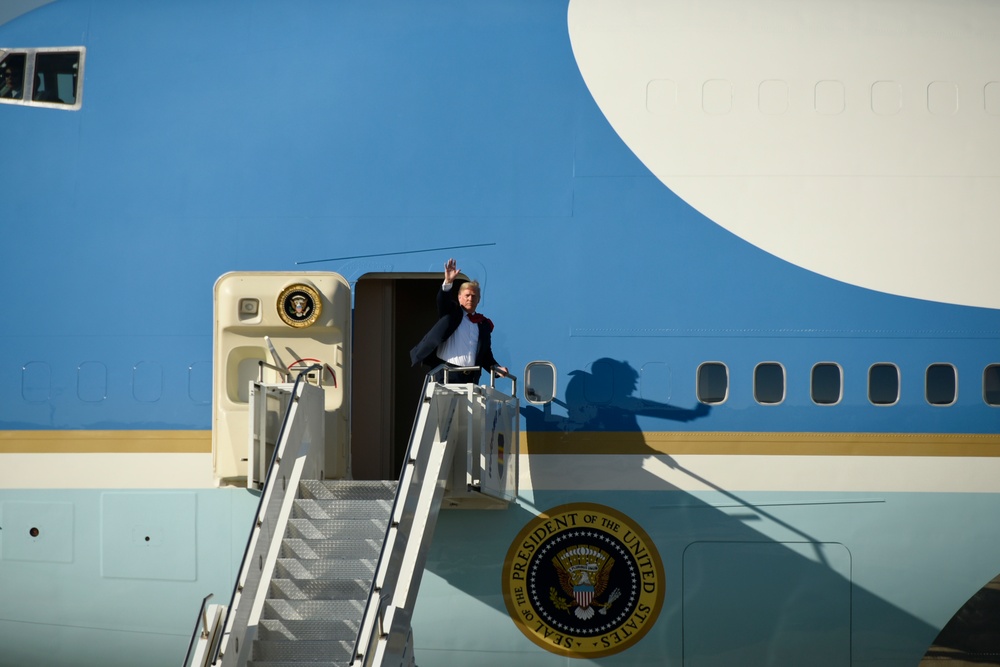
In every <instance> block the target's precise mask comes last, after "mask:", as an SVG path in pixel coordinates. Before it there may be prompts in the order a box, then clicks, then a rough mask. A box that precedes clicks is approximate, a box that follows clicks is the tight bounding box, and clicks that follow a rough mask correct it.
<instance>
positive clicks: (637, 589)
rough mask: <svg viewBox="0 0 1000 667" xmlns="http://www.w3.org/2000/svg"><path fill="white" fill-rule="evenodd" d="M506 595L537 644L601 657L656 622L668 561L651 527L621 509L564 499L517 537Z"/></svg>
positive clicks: (509, 559) (509, 561)
mask: <svg viewBox="0 0 1000 667" xmlns="http://www.w3.org/2000/svg"><path fill="white" fill-rule="evenodd" d="M503 597H504V602H505V603H506V605H507V611H508V613H509V614H510V617H511V620H513V621H514V623H515V625H517V626H518V628H519V629H520V630H521V632H523V633H524V634H525V635H526V636H527V637H528V639H530V640H531V641H533V642H534V643H535V644H537V645H539V646H541V647H542V648H544V649H546V650H548V651H551V652H553V653H558V654H560V655H564V656H568V657H573V658H599V657H602V656H606V655H611V654H613V653H618V652H619V651H624V650H625V649H627V648H628V647H630V646H632V645H634V644H635V643H636V642H638V641H639V640H640V639H641V638H642V637H643V635H645V634H646V632H648V631H649V629H650V628H651V627H652V626H653V623H655V621H656V617H657V615H658V614H659V613H660V609H661V607H662V606H663V597H664V577H663V563H662V562H661V561H660V555H659V553H657V551H656V547H655V546H654V545H653V543H652V540H650V538H649V536H648V535H647V534H646V533H645V531H643V530H642V528H640V527H639V526H638V525H637V524H636V523H635V522H634V521H632V520H631V519H630V518H629V517H627V516H625V515H624V514H622V513H620V512H618V511H617V510H614V509H612V508H610V507H606V506H604V505H597V504H593V503H573V504H570V505H560V506H559V507H554V508H552V509H550V510H548V511H546V512H544V513H543V514H540V515H538V517H536V518H535V519H534V520H533V521H531V522H529V523H528V524H527V525H526V526H525V527H524V528H523V529H522V530H521V532H520V533H519V534H518V536H517V537H516V538H515V539H514V542H513V543H512V544H511V547H510V549H509V550H508V552H507V557H506V559H505V560H504V566H503Z"/></svg>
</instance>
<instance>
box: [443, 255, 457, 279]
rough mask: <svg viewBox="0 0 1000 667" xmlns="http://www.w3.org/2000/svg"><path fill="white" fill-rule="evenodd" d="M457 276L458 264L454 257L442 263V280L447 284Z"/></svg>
mask: <svg viewBox="0 0 1000 667" xmlns="http://www.w3.org/2000/svg"><path fill="white" fill-rule="evenodd" d="M457 276H458V264H457V263H456V262H455V260H454V259H449V260H448V261H447V262H445V263H444V281H445V282H446V283H448V284H449V285H450V284H451V283H452V282H454V281H455V278H456V277H457Z"/></svg>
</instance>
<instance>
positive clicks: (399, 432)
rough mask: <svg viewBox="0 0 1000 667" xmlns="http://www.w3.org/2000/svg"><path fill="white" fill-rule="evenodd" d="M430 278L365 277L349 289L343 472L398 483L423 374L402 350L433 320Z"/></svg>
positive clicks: (433, 280)
mask: <svg viewBox="0 0 1000 667" xmlns="http://www.w3.org/2000/svg"><path fill="white" fill-rule="evenodd" d="M440 286H441V277H440V276H437V275H433V276H431V275H423V274H418V275H411V276H401V275H400V274H368V275H364V276H361V278H359V279H358V282H357V284H356V285H355V288H354V326H353V359H352V366H351V378H352V383H353V390H352V392H351V469H352V473H353V476H354V478H355V479H398V478H399V471H400V469H401V466H402V460H403V457H404V456H405V454H406V447H407V445H408V444H409V439H410V429H411V428H412V426H413V419H414V416H415V415H416V410H417V404H418V401H419V397H420V387H421V386H422V385H423V381H424V375H425V374H426V372H427V370H428V369H426V368H423V367H422V366H417V367H416V368H414V367H411V366H410V348H412V347H413V346H414V345H416V344H417V342H418V341H419V340H420V338H421V337H422V336H423V335H424V334H425V333H426V332H427V330H428V329H429V328H430V327H431V326H432V325H433V324H434V322H435V321H436V320H437V309H436V307H435V305H434V304H435V295H436V293H437V289H438V288H439V287H440Z"/></svg>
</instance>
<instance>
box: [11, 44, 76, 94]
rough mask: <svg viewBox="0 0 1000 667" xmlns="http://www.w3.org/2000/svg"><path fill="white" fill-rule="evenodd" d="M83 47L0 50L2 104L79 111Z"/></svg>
mask: <svg viewBox="0 0 1000 667" xmlns="http://www.w3.org/2000/svg"><path fill="white" fill-rule="evenodd" d="M83 59H84V49H83V47H68V48H52V49H16V50H7V49H0V103H7V104H27V105H29V106H34V105H45V106H53V107H55V108H61V109H79V108H80V82H81V81H82V80H83Z"/></svg>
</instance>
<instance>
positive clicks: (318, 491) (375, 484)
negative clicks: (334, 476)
mask: <svg viewBox="0 0 1000 667" xmlns="http://www.w3.org/2000/svg"><path fill="white" fill-rule="evenodd" d="M398 485H399V482H390V481H384V480H378V481H364V482H359V481H353V480H325V481H319V480H303V481H302V482H300V483H299V497H300V498H304V499H310V500H389V501H391V500H392V499H393V498H395V497H396V487H397V486H398Z"/></svg>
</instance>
